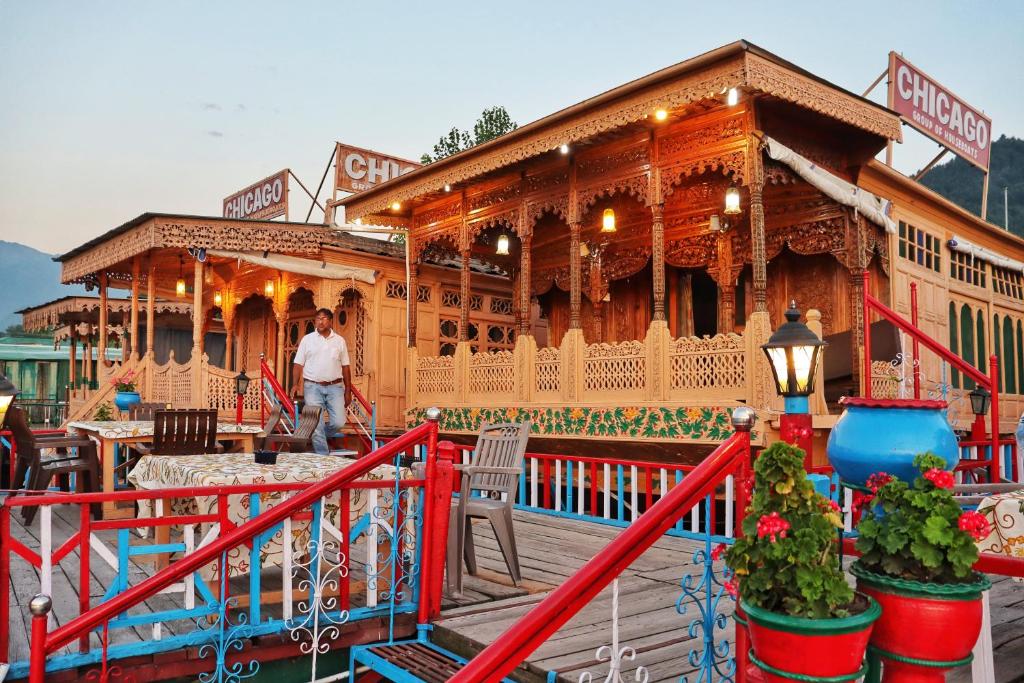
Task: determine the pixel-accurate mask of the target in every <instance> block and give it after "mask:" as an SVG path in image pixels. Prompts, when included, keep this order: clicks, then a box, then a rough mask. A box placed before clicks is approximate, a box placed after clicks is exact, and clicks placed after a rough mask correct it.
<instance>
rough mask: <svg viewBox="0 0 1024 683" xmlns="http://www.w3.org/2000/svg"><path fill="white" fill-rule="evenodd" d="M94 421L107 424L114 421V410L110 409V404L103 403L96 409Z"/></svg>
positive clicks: (93, 416)
mask: <svg viewBox="0 0 1024 683" xmlns="http://www.w3.org/2000/svg"><path fill="white" fill-rule="evenodd" d="M92 419H93V420H96V421H97V422H107V421H109V420H113V419H114V409H113V408H111V407H110V404H109V403H101V404H99V406H97V407H96V412H95V413H93V414H92Z"/></svg>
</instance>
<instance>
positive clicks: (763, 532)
mask: <svg viewBox="0 0 1024 683" xmlns="http://www.w3.org/2000/svg"><path fill="white" fill-rule="evenodd" d="M788 529H789V522H787V521H786V520H785V519H783V518H782V517H780V516H779V513H778V512H773V513H771V514H769V515H761V519H759V520H757V537H758V538H764V537H765V536H768V537H769V540H770V541H771V542H772V543H775V541H776V536H777V537H778V538H785V537H786V531H787V530H788Z"/></svg>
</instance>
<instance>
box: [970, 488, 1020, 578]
mask: <svg viewBox="0 0 1024 683" xmlns="http://www.w3.org/2000/svg"><path fill="white" fill-rule="evenodd" d="M977 511H978V513H979V514H981V515H984V517H985V519H987V520H988V523H989V533H988V535H987V536H986V537H985V538H983V539H981V540H980V541H978V544H977V545H978V551H979V552H982V553H994V554H996V555H1006V556H1008V557H1013V558H1017V559H1024V486H1022V487H1021V488H1020V489H1018V490H1015V491H1004V492H1001V493H993V494H991V495H988V496H986V497H985V498H984V499H983V500H982V501H981V502H980V503H979V504H978V510H977ZM1017 581H1020V579H1017Z"/></svg>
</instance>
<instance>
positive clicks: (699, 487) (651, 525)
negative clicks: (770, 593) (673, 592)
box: [449, 421, 752, 683]
mask: <svg viewBox="0 0 1024 683" xmlns="http://www.w3.org/2000/svg"><path fill="white" fill-rule="evenodd" d="M751 422H752V421H751ZM736 427H737V431H736V433H734V434H733V435H732V436H731V437H730V438H729V439H728V440H726V441H725V442H724V443H722V445H720V446H719V447H718V448H716V449H715V451H714V452H713V453H711V455H709V456H708V457H707V458H706V459H705V460H704V461H703V462H701V464H700V465H698V466H697V467H695V468H694V470H693V471H692V472H690V473H689V474H688V475H687V476H686V477H685V478H684V479H683V481H682V482H681V483H680V484H679V485H678V486H676V487H675V488H673V489H672V490H671V491H669V492H668V494H667V495H666V496H664V497H663V498H662V499H661V500H659V501H658V502H657V503H655V504H654V505H653V506H652V507H651V508H650V509H649V510H647V512H645V513H644V514H643V515H641V516H640V517H639V518H637V519H636V520H635V521H634V522H633V523H632V524H631V525H630V526H629V527H627V528H626V529H625V530H624V531H623V532H622V533H620V534H619V535H618V536H616V537H615V539H614V540H612V542H611V543H609V544H608V545H607V546H605V547H604V549H603V550H601V551H600V552H599V553H597V555H595V556H594V558H593V559H591V560H590V561H589V562H587V563H586V564H585V565H583V567H581V568H580V569H579V571H577V572H576V573H575V574H573V575H572V576H571V577H569V578H568V579H567V580H566V581H565V582H564V583H562V585H560V586H559V587H558V588H556V589H555V590H554V591H552V592H551V593H550V594H549V595H548V596H547V597H546V598H544V600H542V601H541V602H540V604H538V605H537V606H536V607H535V608H533V609H532V610H530V611H529V612H528V613H527V614H526V615H525V616H523V617H522V618H521V619H519V621H517V622H516V623H515V624H513V625H512V626H511V627H510V628H509V629H508V630H507V631H505V633H503V634H502V635H501V636H499V637H498V639H497V640H495V641H494V642H493V643H491V644H490V645H488V646H487V647H486V648H484V649H483V651H481V652H480V654H478V655H477V656H476V657H475V658H473V659H472V660H471V661H470V662H469V663H467V664H466V666H465V667H463V668H462V669H461V670H460V671H459V672H458V673H456V674H455V675H454V676H453V677H452V678H450V679H449V680H450V681H460V682H462V683H470V682H473V683H476V682H477V681H500V680H501V679H502V678H503V677H504V676H506V675H508V674H509V673H510V672H511V671H512V670H513V669H515V668H516V666H518V665H519V664H520V663H521V662H523V660H525V659H526V658H527V657H528V656H529V655H530V654H531V653H533V651H534V650H536V649H537V648H538V647H540V645H541V644H542V643H543V642H544V641H545V640H547V638H548V637H549V636H551V635H552V634H553V633H555V632H556V631H557V630H558V629H559V628H561V627H562V626H563V625H564V624H565V623H566V622H568V621H569V620H570V619H571V618H572V617H573V616H575V615H576V614H577V613H578V612H579V611H580V610H581V609H582V608H583V607H584V606H585V605H586V604H587V603H589V602H590V601H591V600H592V599H593V598H594V597H595V596H596V595H597V594H598V593H600V592H601V591H602V590H603V589H604V588H605V587H606V586H607V585H608V584H610V583H611V582H612V580H614V579H615V578H616V577H617V576H618V575H619V574H621V573H622V571H623V570H625V569H626V568H627V567H628V566H629V565H630V564H631V563H632V562H633V560H635V559H636V558H637V557H639V556H640V555H641V554H642V553H643V552H644V551H645V550H647V549H648V548H650V547H651V546H652V545H653V544H654V543H655V542H656V541H657V540H658V539H659V538H661V537H662V535H664V533H665V532H666V531H668V530H669V529H670V528H671V527H672V526H673V525H674V524H675V523H676V522H677V520H679V518H680V517H681V516H682V515H684V514H685V513H686V512H687V511H688V510H689V509H690V508H692V507H693V506H694V505H696V504H698V503H699V502H700V500H701V499H702V498H704V497H705V496H708V495H710V494H712V493H713V492H714V491H715V489H716V488H717V487H718V486H719V485H721V484H722V482H724V481H725V478H726V477H727V476H729V475H730V474H734V473H735V474H736V476H737V479H738V480H739V481H746V479H747V478H748V477H749V469H750V427H751V424H750V423H746V424H744V425H739V424H737V425H736ZM745 489H746V487H745V486H737V500H736V507H737V514H736V520H735V523H736V528H737V529H738V528H739V526H740V524H741V522H742V515H743V510H745V509H746V507H747V501H746V493H745ZM745 639H746V634H745V632H743V631H742V630H737V644H736V652H737V671H738V672H745V671H746V652H747V649H748V645H747V643H746V642H745ZM742 678H743V677H742V675H740V676H739V677H738V678H737V680H738V681H742Z"/></svg>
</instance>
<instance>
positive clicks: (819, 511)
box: [725, 441, 854, 619]
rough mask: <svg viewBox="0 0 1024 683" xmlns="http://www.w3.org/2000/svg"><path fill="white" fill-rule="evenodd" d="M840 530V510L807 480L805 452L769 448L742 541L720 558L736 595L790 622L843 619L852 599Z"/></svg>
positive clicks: (757, 473)
mask: <svg viewBox="0 0 1024 683" xmlns="http://www.w3.org/2000/svg"><path fill="white" fill-rule="evenodd" d="M841 526H842V518H841V516H840V514H839V506H838V505H836V504H835V503H834V502H833V501H830V500H828V499H827V498H825V497H824V496H822V495H821V494H819V493H817V492H816V491H815V490H814V485H813V484H812V483H811V482H810V481H809V480H808V479H807V475H806V473H805V472H804V452H803V451H802V450H800V449H799V448H797V447H795V446H792V445H790V444H788V443H785V442H782V441H777V442H775V443H774V444H772V445H771V446H769V447H768V448H767V449H765V451H764V452H763V453H762V454H761V456H760V457H759V458H758V459H757V461H756V462H755V463H754V490H753V501H752V503H751V506H750V508H749V509H748V510H747V511H746V516H745V517H744V519H743V536H742V537H741V538H738V539H736V542H735V543H734V544H733V545H732V547H731V548H729V549H728V550H727V551H726V553H725V561H726V564H728V565H729V567H730V568H731V569H732V570H733V572H734V573H735V579H738V583H739V595H740V597H741V598H742V599H743V600H744V602H746V603H748V604H751V605H754V606H755V607H761V608H764V609H767V610H771V611H773V612H779V613H781V614H788V615H790V616H795V617H809V618H812V619H824V618H828V617H843V616H848V615H849V613H850V611H849V607H850V604H851V602H852V601H853V597H854V596H853V589H852V588H850V586H849V585H848V584H847V583H846V578H845V576H844V575H843V571H842V569H841V568H840V566H839V552H838V547H837V546H838V541H837V534H836V529H837V528H838V527H841ZM734 586H735V584H733V587H734Z"/></svg>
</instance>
